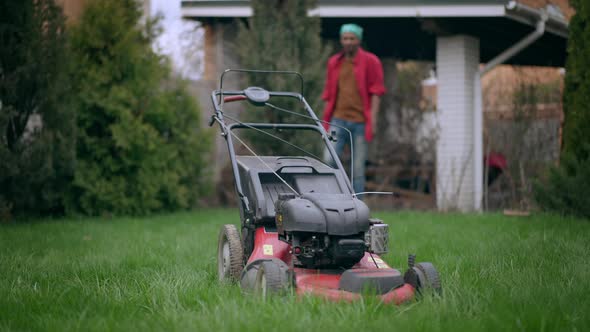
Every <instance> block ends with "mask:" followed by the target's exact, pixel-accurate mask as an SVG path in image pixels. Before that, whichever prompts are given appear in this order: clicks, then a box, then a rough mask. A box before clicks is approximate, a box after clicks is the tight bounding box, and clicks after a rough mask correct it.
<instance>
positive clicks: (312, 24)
mask: <svg viewBox="0 0 590 332" xmlns="http://www.w3.org/2000/svg"><path fill="white" fill-rule="evenodd" d="M274 4H275V5H274V6H271V5H269V3H268V1H264V0H252V1H251V5H252V9H253V16H252V18H251V19H250V20H249V22H248V24H247V25H246V24H242V25H241V26H240V28H239V32H238V39H237V40H238V44H237V46H236V50H237V53H238V56H239V61H240V65H241V66H242V67H243V68H248V69H264V70H289V71H298V72H300V73H301V74H303V77H304V79H305V85H304V89H303V90H304V97H305V98H306V99H307V101H308V102H309V104H310V105H311V106H312V108H313V109H314V110H316V111H317V109H318V108H319V107H320V104H321V103H320V95H321V92H322V89H323V81H324V73H325V65H326V61H327V58H328V55H329V52H330V49H329V48H328V47H325V46H324V45H323V42H322V39H321V37H320V32H321V25H320V18H319V17H318V16H308V15H307V13H308V10H309V9H310V8H313V7H315V5H316V1H315V0H304V1H296V0H281V1H277V2H276V3H274ZM248 84H249V85H253V86H259V87H263V88H265V89H268V90H274V91H299V90H300V86H299V81H297V80H296V79H294V78H288V77H286V76H278V75H260V74H254V75H249V76H248ZM273 102H274V101H273ZM296 105H298V102H284V103H283V104H281V105H280V106H282V107H284V108H287V109H290V110H298V111H299V112H301V108H300V107H298V106H296ZM247 114H248V118H247V119H248V120H250V121H252V120H253V119H256V120H258V121H262V122H278V123H281V122H285V123H286V122H296V123H302V122H305V121H306V120H305V119H303V120H302V118H300V117H297V116H295V115H289V114H286V113H279V112H276V111H272V110H265V111H263V112H262V111H260V110H252V112H248V113H247ZM301 114H304V113H301ZM307 123H310V121H307ZM273 134H278V135H279V136H281V137H282V138H283V139H286V140H288V141H290V142H292V143H294V144H297V145H300V146H302V147H305V148H307V149H311V150H314V152H316V153H317V151H318V147H317V144H316V143H317V142H318V141H317V139H316V140H315V141H313V140H312V138H311V137H310V136H306V135H301V134H298V135H295V134H294V133H293V132H284V133H273ZM250 141H251V142H252V143H253V144H254V146H255V148H256V149H255V150H256V152H257V153H264V154H266V153H273V154H287V153H288V152H289V151H292V150H291V148H290V147H289V146H288V145H285V144H284V143H280V142H277V141H276V140H275V139H272V138H270V137H267V136H261V135H256V136H250Z"/></svg>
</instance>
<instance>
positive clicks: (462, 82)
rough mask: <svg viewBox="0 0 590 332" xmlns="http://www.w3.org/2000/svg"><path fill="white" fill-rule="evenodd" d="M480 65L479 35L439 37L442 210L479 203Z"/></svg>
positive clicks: (438, 175)
mask: <svg viewBox="0 0 590 332" xmlns="http://www.w3.org/2000/svg"><path fill="white" fill-rule="evenodd" d="M478 67H479V40H478V39H477V38H474V37H470V36H463V35H458V36H450V37H438V38H437V40H436V70H437V82H438V96H437V105H438V107H437V108H438V127H439V128H438V130H439V132H438V141H437V147H436V158H437V161H436V202H437V206H438V208H439V209H440V210H453V209H458V210H461V211H472V210H473V209H474V207H475V206H476V204H475V201H474V196H475V181H476V179H475V177H474V176H475V175H474V155H475V153H476V151H474V142H475V141H474V128H473V127H474V120H475V119H474V97H475V95H474V93H475V78H476V72H477V71H478V70H479V68H478ZM480 139H481V137H480ZM479 181H482V179H479ZM477 206H478V205H477Z"/></svg>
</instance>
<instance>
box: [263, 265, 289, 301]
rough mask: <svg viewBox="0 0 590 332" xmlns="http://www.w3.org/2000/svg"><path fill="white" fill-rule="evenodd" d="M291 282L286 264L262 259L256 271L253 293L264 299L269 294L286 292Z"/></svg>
mask: <svg viewBox="0 0 590 332" xmlns="http://www.w3.org/2000/svg"><path fill="white" fill-rule="evenodd" d="M291 283H292V282H291V278H290V274H289V270H288V266H287V265H286V264H284V263H283V262H282V261H281V262H277V261H275V260H267V261H262V262H260V267H259V268H258V272H257V273H256V281H255V282H254V293H255V294H257V295H258V296H260V297H262V298H264V299H266V298H267V297H268V296H269V295H271V294H284V293H287V292H288V291H289V289H290V287H291Z"/></svg>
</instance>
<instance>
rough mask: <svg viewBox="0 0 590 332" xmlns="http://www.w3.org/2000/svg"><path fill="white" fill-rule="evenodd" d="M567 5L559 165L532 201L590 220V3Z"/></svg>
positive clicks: (574, 0)
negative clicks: (568, 17)
mask: <svg viewBox="0 0 590 332" xmlns="http://www.w3.org/2000/svg"><path fill="white" fill-rule="evenodd" d="M570 4H571V5H572V7H573V8H574V9H575V10H576V13H575V15H574V16H573V17H572V19H571V21H570V24H569V29H570V33H569V40H568V58H567V63H566V76H565V92H564V113H565V123H564V130H563V150H562V155H561V163H560V165H559V167H558V168H554V169H552V170H550V172H549V176H548V178H547V179H546V181H543V182H540V183H537V185H536V186H535V198H536V200H537V202H538V203H539V206H540V207H541V208H543V209H545V210H548V211H553V212H557V213H562V214H571V215H577V216H582V217H586V218H590V195H588V190H589V188H590V84H589V82H590V3H589V2H588V1H585V0H572V1H571V2H570Z"/></svg>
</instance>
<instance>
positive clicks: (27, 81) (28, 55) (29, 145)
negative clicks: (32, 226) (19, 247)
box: [0, 0, 75, 218]
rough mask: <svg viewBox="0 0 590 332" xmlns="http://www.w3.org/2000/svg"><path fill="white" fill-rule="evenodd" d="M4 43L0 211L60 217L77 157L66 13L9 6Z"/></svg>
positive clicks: (1, 21) (0, 6)
mask: <svg viewBox="0 0 590 332" xmlns="http://www.w3.org/2000/svg"><path fill="white" fill-rule="evenodd" d="M0 45H2V47H0V214H1V215H3V216H4V218H7V217H10V215H11V214H12V213H14V214H23V213H27V214H45V213H61V212H63V199H64V195H65V192H66V190H67V184H68V183H69V181H70V180H71V177H72V173H73V165H74V157H75V154H74V144H75V140H74V133H75V116H74V112H73V110H72V108H71V107H70V106H69V103H68V94H67V93H68V91H69V90H70V89H69V84H68V80H67V76H66V74H67V71H66V70H67V68H66V67H65V62H64V59H67V58H68V56H67V51H68V50H67V39H66V35H65V27H64V16H63V14H62V11H61V8H59V7H58V6H57V5H56V4H55V3H54V1H53V0H22V1H2V2H1V3H0ZM0 218H2V216H0Z"/></svg>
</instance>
